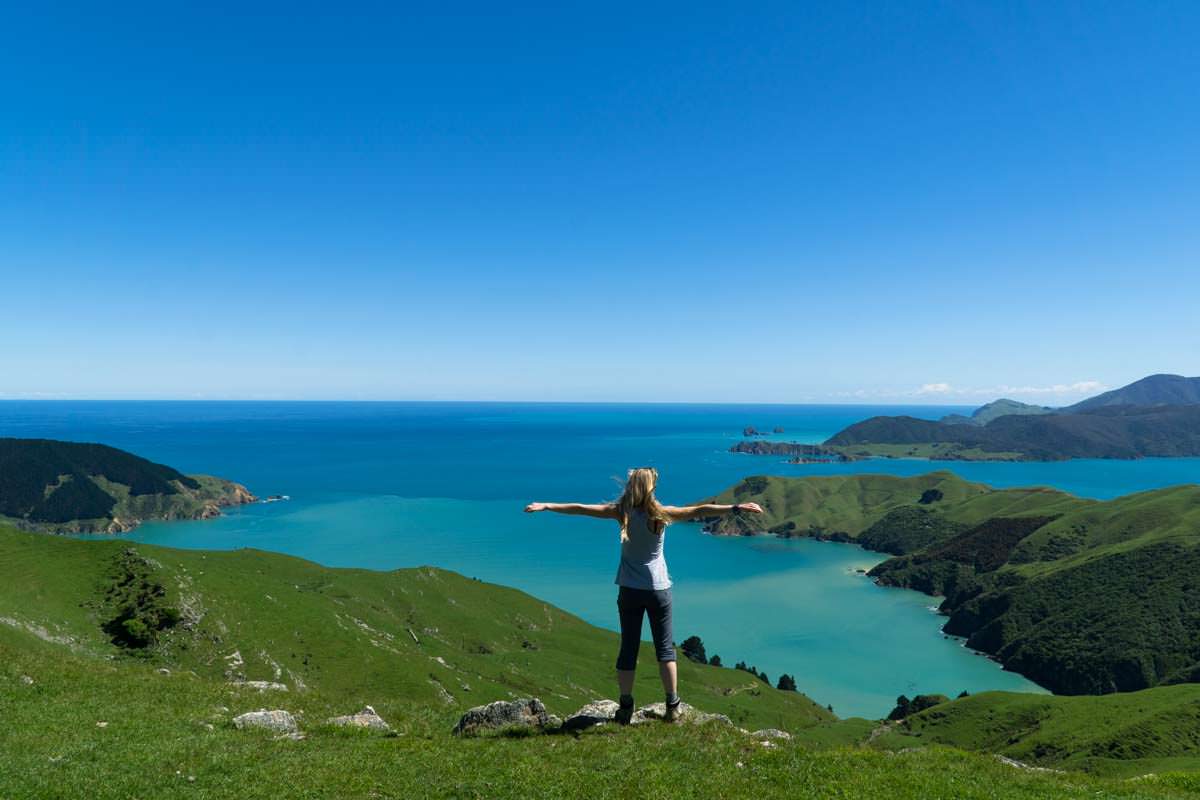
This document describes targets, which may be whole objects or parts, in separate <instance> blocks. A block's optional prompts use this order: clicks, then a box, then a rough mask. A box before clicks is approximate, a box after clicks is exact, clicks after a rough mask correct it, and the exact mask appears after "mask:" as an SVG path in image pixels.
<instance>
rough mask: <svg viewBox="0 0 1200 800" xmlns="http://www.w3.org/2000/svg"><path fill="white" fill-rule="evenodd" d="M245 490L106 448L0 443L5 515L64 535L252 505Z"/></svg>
mask: <svg viewBox="0 0 1200 800" xmlns="http://www.w3.org/2000/svg"><path fill="white" fill-rule="evenodd" d="M255 499H256V498H255V497H254V495H252V494H251V493H250V492H249V490H247V489H246V487H244V486H242V485H241V484H237V483H233V482H232V481H227V480H224V479H221V478H215V477H212V476H209V475H184V474H183V473H181V472H179V471H178V470H176V469H174V468H172V467H168V466H166V465H163V464H156V463H154V462H153V461H148V460H146V459H144V458H141V457H140V456H135V455H133V454H132V453H127V452H125V451H124V450H118V449H117V448H115V447H109V446H107V445H103V444H86V443H80V442H62V441H57V440H54V439H12V438H0V518H7V519H8V520H10V521H12V522H15V523H16V524H18V525H21V526H23V527H27V528H35V529H40V530H50V531H54V532H63V533H119V532H123V531H128V530H131V529H132V528H134V527H136V526H137V525H138V524H139V523H141V522H142V521H143V520H147V519H202V518H205V517H212V516H216V515H218V514H220V509H221V507H223V506H231V505H239V504H242V503H249V502H253V501H254V500H255Z"/></svg>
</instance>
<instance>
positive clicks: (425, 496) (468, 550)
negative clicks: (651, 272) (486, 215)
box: [0, 401, 1200, 716]
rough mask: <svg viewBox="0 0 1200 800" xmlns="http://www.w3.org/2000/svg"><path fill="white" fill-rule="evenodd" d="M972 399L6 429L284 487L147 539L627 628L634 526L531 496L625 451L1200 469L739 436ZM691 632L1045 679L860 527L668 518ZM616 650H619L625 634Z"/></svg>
mask: <svg viewBox="0 0 1200 800" xmlns="http://www.w3.org/2000/svg"><path fill="white" fill-rule="evenodd" d="M962 410H963V409H957V408H948V407H943V408H932V409H931V408H929V407H917V408H897V407H865V406H731V405H721V406H711V405H612V404H604V405H584V404H482V403H232V402H231V403H134V402H129V403H109V402H88V403H82V402H11V401H10V402H3V403H0V435H8V436H46V437H56V438H64V439H74V440H80V441H99V442H104V443H106V444H111V445H114V446H116V447H122V448H125V449H129V450H132V451H134V452H136V453H138V454H140V455H143V456H145V457H147V458H151V459H153V460H156V461H160V462H163V463H167V464H171V465H173V466H176V467H178V468H179V469H182V470H183V471H185V472H206V473H211V474H216V475H221V476H224V477H228V478H231V479H234V480H237V481H240V482H242V483H245V484H246V485H248V486H249V487H250V488H251V489H252V490H253V491H254V492H256V493H257V494H259V495H267V494H274V493H280V494H287V495H290V496H291V498H292V499H291V500H290V501H288V502H283V503H274V504H268V505H254V506H249V507H245V508H242V509H237V510H234V511H232V512H231V513H229V514H228V515H226V516H225V517H223V518H221V519H217V520H210V521H204V522H186V523H161V524H147V525H144V526H142V527H141V528H140V529H138V530H137V531H136V532H135V533H134V534H132V536H133V538H136V539H138V540H142V541H146V542H153V543H155V544H163V545H170V546H176V547H204V548H237V547H257V548H262V549H268V550H277V551H281V552H286V553H292V554H295V555H298V556H302V557H305V558H310V559H313V560H315V561H318V562H321V563H323V564H329V565H333V566H359V567H370V568H377V569H390V568H395V567H403V566H414V565H420V564H433V565H437V566H441V567H446V568H449V569H454V570H457V571H459V572H462V573H463V574H466V575H470V576H473V577H478V578H481V579H484V580H488V581H494V582H497V583H503V584H507V585H511V586H516V587H518V588H521V589H523V590H525V591H527V592H530V593H531V594H534V595H537V596H539V597H542V598H544V599H546V600H548V601H550V602H552V603H554V604H556V605H559V606H562V607H563V608H566V609H567V610H569V611H572V612H573V613H575V614H578V615H579V616H581V617H583V618H584V619H586V620H588V621H589V622H592V623H594V624H597V625H601V626H604V627H607V628H612V627H614V625H615V623H616V613H615V588H614V587H613V585H612V578H613V573H614V572H615V567H616V548H617V534H616V530H615V526H613V525H612V524H611V523H608V522H605V521H601V520H590V519H582V518H575V517H562V516H556V515H551V514H538V515H527V514H524V513H522V511H521V509H522V507H523V505H524V504H525V503H526V502H528V501H530V500H535V499H536V500H551V501H567V500H579V501H600V500H605V499H609V498H612V497H613V496H614V495H615V494H616V492H617V490H618V488H619V486H618V478H619V476H621V475H623V474H624V471H625V469H626V468H628V467H630V466H641V465H653V466H656V467H658V469H659V471H660V473H661V474H662V485H661V487H660V491H659V494H660V496H661V498H662V499H663V500H664V501H665V502H669V503H677V504H681V503H687V502H690V501H692V500H696V499H699V498H701V497H703V496H706V495H710V494H713V493H715V492H717V491H719V490H720V489H722V488H724V487H726V486H728V485H730V484H732V483H734V482H736V481H737V480H739V479H740V478H742V477H744V476H746V475H749V474H755V473H766V472H769V473H774V474H784V475H817V474H833V473H843V472H865V471H871V472H889V473H894V474H916V473H920V472H924V471H928V470H929V469H930V468H931V466H936V467H941V468H950V469H953V470H954V471H955V472H958V473H959V474H961V475H962V476H964V477H966V478H969V479H972V480H980V481H984V482H987V483H991V484H993V485H997V486H1017V485H1030V484H1043V485H1053V486H1057V487H1059V488H1062V489H1066V490H1068V491H1073V492H1076V493H1079V494H1082V495H1085V496H1090V497H1099V498H1105V497H1114V496H1116V495H1119V494H1124V493H1127V492H1130V491H1136V490H1140V489H1148V488H1153V487H1156V486H1163V485H1168V484H1172V483H1181V482H1188V481H1195V480H1196V479H1197V476H1200V459H1171V460H1160V459H1147V460H1143V461H1137V462H1110V461H1073V462H1061V463H1048V464H1002V463H994V464H954V463H947V464H937V465H930V464H929V463H928V462H924V461H916V460H895V461H871V462H865V463H861V462H860V463H855V464H844V465H839V464H804V465H791V464H787V463H785V462H784V461H783V460H782V459H777V458H772V457H758V456H744V455H734V454H731V453H729V452H727V451H728V448H729V446H730V445H731V444H732V443H733V442H735V441H738V440H739V439H740V438H741V431H742V428H743V427H744V426H746V425H754V426H756V427H758V428H759V429H760V430H761V429H763V428H764V427H765V428H767V429H768V430H769V429H771V428H772V427H774V426H776V425H780V426H783V427H784V428H785V429H786V431H785V433H784V434H782V435H781V436H779V437H776V438H783V439H796V440H800V441H820V440H822V439H824V438H825V437H827V436H828V435H830V434H831V433H833V432H835V431H836V430H838V429H840V428H842V427H844V426H845V425H847V424H850V423H851V422H854V421H857V420H859V419H863V418H865V417H868V416H872V415H874V414H884V413H887V414H895V413H909V414H913V415H914V416H925V417H937V416H940V415H942V414H945V413H949V412H950V411H962ZM667 557H668V562H669V565H670V569H671V573H672V576H673V577H674V579H675V582H676V589H675V592H676V615H677V616H676V639H678V640H682V639H683V638H684V637H686V636H688V635H691V634H697V635H699V636H701V637H702V638H703V639H704V641H705V644H706V646H707V648H708V651H709V653H710V654H711V653H719V654H720V655H721V657H722V659H723V660H724V661H725V662H726V663H727V664H732V663H734V662H735V661H739V660H745V661H747V662H748V663H751V664H755V665H757V666H758V667H759V668H760V669H762V670H764V671H765V672H767V673H768V674H769V675H770V676H771V678H772V680H774V679H775V678H777V677H778V675H779V673H780V672H788V673H791V674H794V675H795V677H796V681H797V684H798V685H799V687H800V688H801V690H803V691H804V692H806V693H808V694H809V695H810V696H812V697H813V698H815V699H817V700H818V701H820V702H821V703H828V704H830V705H832V706H833V707H834V710H835V711H837V712H838V713H839V714H841V715H843V716H846V715H866V716H879V715H881V714H884V713H886V712H887V711H888V710H889V709H890V708H891V705H892V704H893V702H894V700H895V697H896V696H897V695H899V694H913V693H920V692H942V693H946V694H957V693H958V692H959V691H962V690H964V689H965V690H968V691H971V692H978V691H982V690H985V689H1010V690H1023V691H1039V689H1038V688H1037V687H1036V686H1034V685H1033V684H1031V683H1030V682H1028V681H1026V680H1024V679H1023V678H1021V677H1020V676H1018V675H1014V674H1012V673H1008V672H1004V671H1003V670H1001V669H1000V668H999V667H998V666H997V665H996V664H995V663H994V662H992V661H990V660H988V659H986V658H983V657H981V656H978V655H975V654H973V653H971V652H970V651H968V650H966V649H965V648H963V647H962V646H961V645H960V644H959V643H958V642H957V641H955V640H951V639H946V638H944V637H943V635H942V634H941V633H940V625H941V622H942V621H943V620H942V618H940V617H939V616H937V615H936V614H934V613H932V612H931V611H930V606H931V605H933V603H934V601H933V600H932V598H929V597H926V596H924V595H921V594H918V593H915V592H908V591H902V590H896V589H883V588H880V587H877V586H875V585H874V584H872V583H871V582H870V581H869V580H867V579H865V578H863V577H861V576H859V575H857V574H856V573H855V571H854V570H855V569H856V568H865V567H868V566H870V565H872V564H874V563H876V562H877V561H879V560H880V556H879V555H878V554H874V553H869V552H866V551H863V550H861V549H859V548H857V547H855V546H853V545H841V544H833V543H819V542H811V541H807V540H801V541H789V540H779V539H774V538H765V537H764V538H750V539H747V538H717V537H710V536H705V535H703V534H701V533H700V531H699V530H698V529H697V528H696V527H694V526H688V525H677V526H674V527H672V528H671V530H670V532H669V534H668V543H667ZM614 657H615V653H614Z"/></svg>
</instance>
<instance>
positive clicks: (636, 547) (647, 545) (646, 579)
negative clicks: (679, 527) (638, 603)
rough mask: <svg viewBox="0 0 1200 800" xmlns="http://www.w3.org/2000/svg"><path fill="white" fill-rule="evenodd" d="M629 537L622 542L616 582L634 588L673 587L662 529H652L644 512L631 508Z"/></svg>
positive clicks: (664, 532) (664, 531)
mask: <svg viewBox="0 0 1200 800" xmlns="http://www.w3.org/2000/svg"><path fill="white" fill-rule="evenodd" d="M628 532H629V541H627V542H621V565H620V566H619V567H617V577H616V580H615V581H614V583H616V584H617V585H619V586H628V587H629V588H631V589H670V588H671V576H670V575H669V574H667V560H666V559H665V558H664V557H663V538H664V537H665V534H666V528H665V527H664V528H663V533H659V534H656V533H654V531H652V530H650V524H649V520H648V519H647V518H646V514H645V512H643V511H641V510H639V509H634V510H632V511H630V512H629V528H628Z"/></svg>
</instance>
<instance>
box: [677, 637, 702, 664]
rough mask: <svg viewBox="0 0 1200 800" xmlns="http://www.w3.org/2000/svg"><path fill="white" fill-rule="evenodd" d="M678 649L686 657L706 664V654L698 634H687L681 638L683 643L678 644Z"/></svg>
mask: <svg viewBox="0 0 1200 800" xmlns="http://www.w3.org/2000/svg"><path fill="white" fill-rule="evenodd" d="M679 649H680V650H682V651H683V654H684V655H685V656H687V657H688V659H690V660H692V661H695V662H696V663H697V664H707V663H709V662H708V656H707V654H706V653H705V652H704V642H703V641H701V640H700V637H699V636H689V637H688V638H686V639H684V640H683V644H681V645H679Z"/></svg>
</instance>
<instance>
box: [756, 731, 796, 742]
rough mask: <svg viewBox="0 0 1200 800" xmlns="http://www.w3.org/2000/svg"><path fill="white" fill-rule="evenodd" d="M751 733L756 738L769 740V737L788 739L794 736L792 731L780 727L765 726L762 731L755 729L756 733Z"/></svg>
mask: <svg viewBox="0 0 1200 800" xmlns="http://www.w3.org/2000/svg"><path fill="white" fill-rule="evenodd" d="M750 735H751V736H753V737H754V738H755V739H763V740H764V741H765V740H768V739H784V740H787V739H791V738H792V735H791V734H790V733H788V732H787V731H781V730H779V729H778V728H763V729H762V730H761V731H755V732H754V733H752V734H750Z"/></svg>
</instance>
